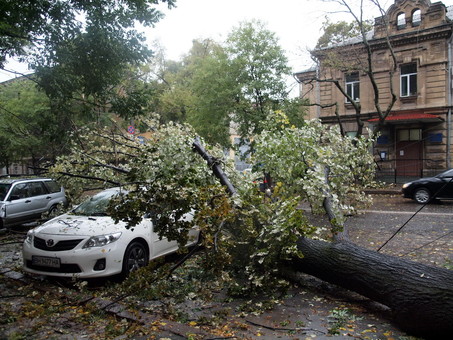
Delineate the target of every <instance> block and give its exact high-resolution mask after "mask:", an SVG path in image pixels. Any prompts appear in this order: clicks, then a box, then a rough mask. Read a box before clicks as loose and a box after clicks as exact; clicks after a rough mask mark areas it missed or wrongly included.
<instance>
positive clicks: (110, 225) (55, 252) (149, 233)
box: [22, 188, 199, 278]
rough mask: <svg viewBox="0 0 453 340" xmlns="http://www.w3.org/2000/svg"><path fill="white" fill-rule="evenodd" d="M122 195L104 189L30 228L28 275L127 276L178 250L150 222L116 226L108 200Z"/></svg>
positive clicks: (26, 256)
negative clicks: (127, 227) (67, 210)
mask: <svg viewBox="0 0 453 340" xmlns="http://www.w3.org/2000/svg"><path fill="white" fill-rule="evenodd" d="M119 192H120V190H119V189H118V188H113V189H108V190H105V191H102V192H100V193H99V194H97V195H94V196H93V197H92V198H90V199H89V200H87V201H85V202H84V203H82V204H80V205H79V206H78V207H77V208H75V209H74V210H72V211H71V212H70V213H68V214H64V215H61V216H58V217H56V218H54V219H52V220H50V221H48V222H46V223H44V224H43V225H41V226H39V227H36V228H34V229H32V230H30V231H29V232H28V234H27V237H26V239H25V241H24V245H23V251H22V254H23V260H24V269H25V271H27V272H30V273H34V274H41V275H49V276H60V277H79V278H95V277H105V276H111V275H116V274H122V275H127V274H128V273H129V272H131V271H132V270H134V269H137V268H139V267H143V266H145V265H147V264H148V262H149V261H150V260H152V259H155V258H158V257H160V256H164V255H167V254H170V253H174V252H176V251H177V250H178V244H177V242H176V241H171V242H169V241H168V240H167V239H165V238H163V239H159V236H158V235H157V234H156V233H155V232H153V222H152V220H151V218H146V217H144V218H143V219H142V221H141V223H140V224H138V225H137V226H135V227H133V228H131V229H126V223H125V222H119V223H117V224H115V222H114V221H113V219H112V218H111V217H109V216H107V215H106V207H107V206H108V203H109V201H110V199H111V198H112V196H114V195H117V194H118V193H119ZM186 218H191V216H189V215H188V216H186ZM198 237H199V232H198V230H196V229H195V228H193V229H192V230H191V231H190V233H189V240H190V241H189V243H188V244H187V245H188V246H191V245H195V244H196V243H197V242H198Z"/></svg>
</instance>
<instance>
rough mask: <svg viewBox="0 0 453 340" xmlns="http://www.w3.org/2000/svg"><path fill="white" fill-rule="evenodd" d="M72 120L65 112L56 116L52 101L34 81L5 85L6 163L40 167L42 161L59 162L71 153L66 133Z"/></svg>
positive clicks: (1, 110) (1, 108) (1, 99)
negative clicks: (27, 162)
mask: <svg viewBox="0 0 453 340" xmlns="http://www.w3.org/2000/svg"><path fill="white" fill-rule="evenodd" d="M68 118H69V117H67V116H66V115H65V112H61V113H60V114H59V115H55V114H53V113H52V111H51V104H50V100H49V98H47V97H46V96H45V95H44V93H42V92H40V91H39V90H38V89H37V87H36V84H35V83H34V82H32V81H30V80H27V79H21V80H16V81H11V82H9V83H8V84H4V85H2V91H0V126H1V128H0V137H1V138H2V140H4V141H5V142H4V143H2V153H4V154H5V159H4V160H5V162H8V163H9V164H12V163H13V161H20V160H22V159H30V160H31V161H32V164H33V166H35V167H37V166H38V164H39V162H40V161H46V160H49V159H55V157H56V156H57V155H59V154H61V153H63V152H65V151H67V148H66V143H67V138H68V136H67V134H66V131H68V130H69V129H71V120H70V119H68ZM4 165H5V166H6V165H7V164H4Z"/></svg>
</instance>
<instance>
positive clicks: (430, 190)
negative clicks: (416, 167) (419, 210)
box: [402, 169, 453, 204]
mask: <svg viewBox="0 0 453 340" xmlns="http://www.w3.org/2000/svg"><path fill="white" fill-rule="evenodd" d="M402 191H403V196H404V197H406V198H412V199H414V200H415V201H416V202H417V203H420V204H425V203H428V202H429V201H430V200H431V199H440V200H442V199H453V169H450V170H447V171H444V172H442V173H440V174H438V175H436V176H434V177H424V178H420V179H417V180H415V181H412V182H408V183H405V184H403V187H402Z"/></svg>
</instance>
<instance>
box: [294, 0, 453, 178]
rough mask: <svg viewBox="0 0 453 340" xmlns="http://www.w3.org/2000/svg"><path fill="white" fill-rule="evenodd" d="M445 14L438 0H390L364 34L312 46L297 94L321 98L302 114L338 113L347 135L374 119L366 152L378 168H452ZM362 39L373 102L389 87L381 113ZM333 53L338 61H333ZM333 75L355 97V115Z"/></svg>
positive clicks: (334, 117) (402, 171)
mask: <svg viewBox="0 0 453 340" xmlns="http://www.w3.org/2000/svg"><path fill="white" fill-rule="evenodd" d="M451 18H453V8H447V7H446V6H445V5H444V4H443V3H442V2H435V3H431V2H430V1H429V0H396V1H395V2H394V4H393V5H391V6H390V7H389V8H388V10H387V11H386V14H385V16H383V17H378V18H375V21H374V29H373V30H372V31H371V32H368V34H367V39H366V40H363V39H362V38H357V39H350V40H348V41H345V42H343V43H341V44H336V45H332V46H327V47H325V48H320V49H317V50H315V51H313V55H314V56H315V57H316V58H317V60H318V66H317V67H315V68H313V69H310V70H305V71H302V72H298V73H295V76H296V78H297V79H298V80H299V82H300V95H301V97H303V98H308V99H309V100H310V102H311V103H317V104H320V105H321V106H310V108H309V117H310V118H319V119H321V121H322V122H324V123H326V124H338V118H339V119H340V120H341V121H342V123H343V127H344V130H345V131H346V133H348V134H351V135H354V134H355V133H356V131H357V129H358V126H359V125H358V120H359V121H360V122H363V123H364V125H365V126H368V127H370V128H371V129H373V128H376V127H379V130H380V133H381V135H380V137H379V139H378V141H377V143H376V144H375V146H374V150H373V153H374V155H375V157H376V161H377V164H378V168H379V170H380V171H381V172H382V173H387V174H389V175H394V176H395V178H396V176H427V175H432V174H434V173H437V172H440V171H441V170H444V169H446V168H451V156H452V147H451V143H452V133H451V130H452V126H451V125H452V123H451V107H452V81H451V64H452V58H453V56H452V54H453V53H452V30H453V21H452V20H451ZM387 41H389V42H390V45H389V44H388V43H387ZM365 43H368V44H369V46H370V49H369V51H370V52H371V53H370V56H371V58H370V60H371V64H372V74H373V76H374V79H375V80H376V82H375V83H376V86H377V88H378V90H379V99H378V104H379V106H380V107H381V108H383V110H385V109H386V108H387V107H388V106H389V104H390V103H391V100H392V95H391V93H392V91H391V89H392V87H393V93H394V94H395V95H396V96H395V102H394V104H393V106H392V108H391V110H390V111H389V114H388V115H387V116H386V118H385V120H382V119H381V120H380V119H379V114H378V109H377V108H376V105H375V91H374V90H373V86H372V82H371V81H370V78H369V76H368V74H367V70H370V68H367V61H368V58H367V55H368V54H367V51H368V50H367V49H366V48H365V47H366V45H365ZM392 51H393V56H394V57H395V59H393V58H392V53H391V52H392ZM333 55H335V58H338V59H337V61H338V62H337V63H333V62H332V58H333V57H332V56H333ZM393 60H396V64H395V63H394V62H393ZM364 65H365V66H364ZM393 65H395V68H393ZM392 70H393V71H394V72H393V74H392V72H391V71H392ZM314 79H316V81H313V80H314ZM326 80H327V81H326ZM332 81H337V82H338V84H340V85H341V86H342V88H343V89H344V91H345V92H346V93H347V94H348V95H349V96H350V98H351V99H352V100H353V101H355V104H360V107H361V110H360V114H359V115H358V114H357V111H356V110H355V109H354V105H352V103H351V100H348V99H347V97H345V96H344V95H343V94H342V93H341V91H340V90H339V89H338V87H337V86H336V85H335V84H334V82H332ZM331 104H336V105H333V106H332V105H331ZM335 110H336V112H337V113H335Z"/></svg>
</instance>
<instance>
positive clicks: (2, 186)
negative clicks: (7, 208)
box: [0, 183, 11, 201]
mask: <svg viewBox="0 0 453 340" xmlns="http://www.w3.org/2000/svg"><path fill="white" fill-rule="evenodd" d="M9 188H11V184H6V183H0V201H3V200H4V199H5V197H6V194H7V193H8V190H9Z"/></svg>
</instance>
